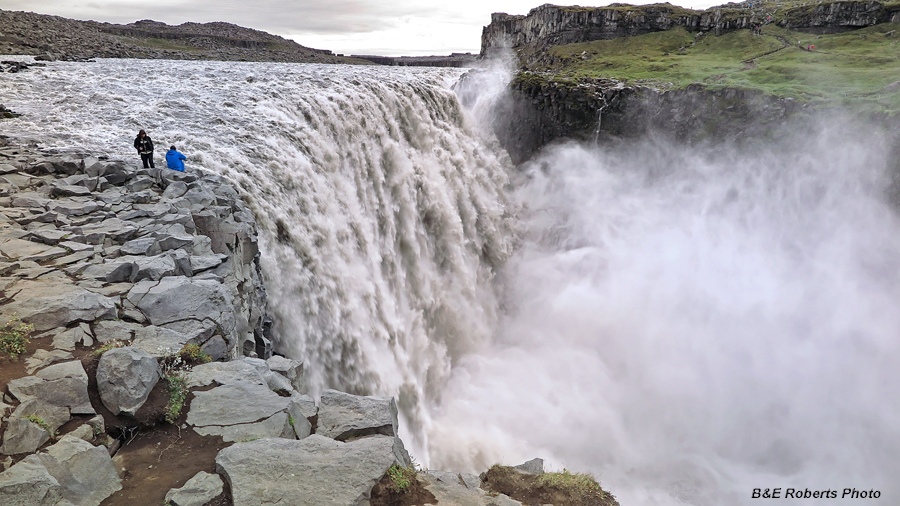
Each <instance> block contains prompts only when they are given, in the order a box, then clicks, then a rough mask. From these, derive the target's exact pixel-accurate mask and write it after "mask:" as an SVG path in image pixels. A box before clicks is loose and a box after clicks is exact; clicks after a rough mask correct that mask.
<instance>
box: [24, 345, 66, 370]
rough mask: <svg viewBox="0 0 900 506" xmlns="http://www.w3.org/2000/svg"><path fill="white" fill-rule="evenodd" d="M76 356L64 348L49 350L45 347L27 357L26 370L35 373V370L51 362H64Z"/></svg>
mask: <svg viewBox="0 0 900 506" xmlns="http://www.w3.org/2000/svg"><path fill="white" fill-rule="evenodd" d="M73 358H75V357H74V356H72V354H71V353H69V352H67V351H63V350H52V351H47V350H44V349H37V350H35V351H34V354H33V355H32V356H31V357H29V358H26V359H25V372H27V373H28V374H34V372H35V371H37V370H38V369H41V368H43V367H46V366H48V365H50V364H53V363H56V362H63V361H65V360H72V359H73Z"/></svg>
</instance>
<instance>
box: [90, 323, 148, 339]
mask: <svg viewBox="0 0 900 506" xmlns="http://www.w3.org/2000/svg"><path fill="white" fill-rule="evenodd" d="M142 328H143V326H142V325H138V324H136V323H129V322H123V321H119V320H109V321H101V322H97V323H95V324H94V338H95V339H96V340H97V341H98V342H100V343H108V342H110V341H130V340H131V339H133V338H134V334H135V331H137V330H139V329H142Z"/></svg>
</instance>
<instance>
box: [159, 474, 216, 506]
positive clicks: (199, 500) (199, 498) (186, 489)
mask: <svg viewBox="0 0 900 506" xmlns="http://www.w3.org/2000/svg"><path fill="white" fill-rule="evenodd" d="M224 489H225V487H224V484H223V483H222V478H219V475H217V474H210V473H207V472H205V471H200V472H199V473H197V474H195V475H194V477H193V478H191V479H190V480H188V481H187V483H185V484H184V486H183V487H181V488H173V489H171V490H169V492H168V493H167V494H166V503H168V504H171V505H172V506H203V505H204V504H206V503H208V502H209V501H212V500H213V499H215V498H216V497H217V496H218V495H219V494H221V493H222V492H223V491H224Z"/></svg>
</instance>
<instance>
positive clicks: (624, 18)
mask: <svg viewBox="0 0 900 506" xmlns="http://www.w3.org/2000/svg"><path fill="white" fill-rule="evenodd" d="M751 5H752V4H750V3H749V2H748V3H744V4H738V3H732V4H727V5H724V6H720V7H712V8H710V9H707V10H705V11H697V10H692V9H685V8H683V7H678V6H675V5H672V4H670V3H660V4H653V5H641V6H637V5H628V4H614V5H610V6H608V7H579V6H571V7H565V6H556V5H550V4H545V5H542V6H540V7H536V8H534V9H531V11H529V12H528V14H527V15H524V16H523V15H509V14H506V13H502V12H499V13H494V14H492V15H491V23H490V24H489V25H487V26H485V27H484V30H483V31H482V34H481V55H482V56H491V55H492V54H494V53H496V52H498V51H506V50H507V49H508V48H513V49H515V48H521V47H525V46H528V47H530V48H531V49H533V50H544V49H546V48H548V47H550V46H554V45H561V44H572V43H576V42H586V41H591V40H609V39H615V38H619V37H629V36H635V35H642V34H645V33H651V32H658V31H663V30H669V29H671V28H674V27H676V26H683V27H684V28H686V29H687V30H689V31H692V32H713V33H717V34H721V33H725V32H728V31H732V30H738V29H742V28H750V27H751V26H753V25H758V24H760V23H762V22H763V21H764V18H765V17H766V16H767V15H769V14H770V11H766V10H759V9H757V10H753V9H752V8H750V6H751ZM777 11H778V12H777V16H776V20H775V23H776V24H778V25H779V26H783V27H785V28H789V29H791V30H798V31H809V32H814V33H834V32H840V31H843V30H850V29H854V28H863V27H866V26H872V25H875V24H878V23H887V22H893V23H896V22H900V6H898V5H897V4H891V3H883V2H878V1H872V2H855V1H838V2H825V3H818V4H810V5H799V4H798V5H790V6H785V7H782V8H780V9H777Z"/></svg>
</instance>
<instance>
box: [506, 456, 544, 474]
mask: <svg viewBox="0 0 900 506" xmlns="http://www.w3.org/2000/svg"><path fill="white" fill-rule="evenodd" d="M512 468H513V469H515V470H516V471H519V472H521V473H525V474H544V459H531V460H529V461H528V462H524V463H522V464H519V465H517V466H512Z"/></svg>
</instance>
